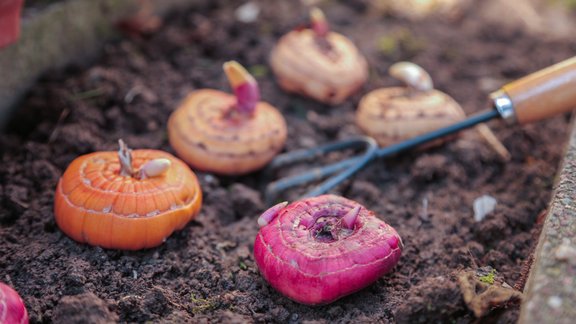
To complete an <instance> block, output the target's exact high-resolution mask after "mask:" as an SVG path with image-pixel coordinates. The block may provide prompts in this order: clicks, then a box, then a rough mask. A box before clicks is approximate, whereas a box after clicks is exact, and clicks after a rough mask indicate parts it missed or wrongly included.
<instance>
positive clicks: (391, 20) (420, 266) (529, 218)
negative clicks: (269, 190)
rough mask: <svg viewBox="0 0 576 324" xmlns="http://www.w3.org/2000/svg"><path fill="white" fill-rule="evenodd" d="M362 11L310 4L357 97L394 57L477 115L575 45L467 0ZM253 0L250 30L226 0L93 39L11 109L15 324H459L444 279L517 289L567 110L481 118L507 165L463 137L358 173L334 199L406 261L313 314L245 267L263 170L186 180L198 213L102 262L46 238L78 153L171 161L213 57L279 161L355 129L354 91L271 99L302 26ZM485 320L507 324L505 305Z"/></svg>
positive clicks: (7, 239) (5, 167) (8, 207)
mask: <svg viewBox="0 0 576 324" xmlns="http://www.w3.org/2000/svg"><path fill="white" fill-rule="evenodd" d="M224 3H226V4H225V5H224ZM367 3H368V2H362V1H353V2H347V3H346V4H344V3H331V4H330V5H329V6H326V8H325V11H326V15H327V16H328V17H329V19H330V20H331V23H332V27H333V29H335V30H337V31H339V32H342V33H344V34H347V35H348V36H350V37H351V38H352V39H353V40H354V41H355V42H356V43H357V44H358V46H359V47H360V49H361V51H362V52H363V53H364V54H365V55H366V56H367V58H368V61H369V63H370V66H371V77H370V80H369V82H368V84H367V85H366V86H365V87H364V88H363V89H362V91H361V92H362V93H365V92H367V91H369V90H371V89H375V88H378V87H382V86H390V85H396V84H397V82H396V81H394V80H392V79H390V78H389V77H387V75H386V70H387V68H388V67H389V66H390V64H392V63H393V62H395V61H397V60H411V61H414V62H416V63H418V64H420V65H422V66H423V67H425V68H426V69H427V70H428V71H429V72H430V73H431V75H432V76H433V78H434V80H435V84H436V87H437V88H438V89H440V90H442V91H445V92H447V93H449V94H450V95H452V96H453V97H454V98H455V99H456V100H457V101H458V102H460V103H461V104H462V105H463V107H464V109H465V110H466V111H467V112H468V113H472V112H474V111H478V110H480V109H483V108H485V107H486V102H487V100H486V98H487V95H488V93H489V92H490V91H493V90H495V89H496V88H497V87H498V86H500V85H502V84H503V83H505V82H507V81H509V80H512V79H515V78H519V77H521V76H523V75H525V74H528V73H529V72H532V71H535V70H537V69H539V68H543V67H545V66H548V65H550V64H552V63H554V62H558V61H560V60H562V59H565V58H567V57H569V56H571V55H573V53H574V51H575V50H576V43H575V42H574V40H571V41H566V40H547V39H545V37H536V36H531V35H528V34H526V33H524V32H523V31H522V29H520V28H511V27H507V28H504V27H501V26H497V25H493V24H486V23H485V21H484V19H483V17H482V15H478V14H476V13H477V12H480V9H481V8H479V6H481V4H475V6H476V7H473V8H471V10H469V11H467V12H465V13H464V14H463V15H462V16H460V17H456V18H453V19H451V20H446V19H429V20H426V21H422V22H418V23H410V22H409V21H406V20H403V19H400V18H396V17H391V16H385V15H381V14H376V13H375V12H374V11H373V10H372V9H371V8H370V7H369V6H368V5H367ZM236 4H238V3H236ZM260 5H261V7H262V12H261V15H260V21H259V22H258V23H240V22H237V21H236V20H235V19H234V15H233V11H234V8H235V5H232V4H231V3H230V2H228V1H212V2H207V4H206V5H201V6H200V7H197V8H196V9H195V10H192V11H188V12H179V13H174V14H172V15H171V16H169V17H168V18H167V19H166V20H165V24H164V26H163V27H162V28H161V29H160V30H159V31H157V32H156V33H154V34H152V35H148V36H141V37H132V38H124V39H121V40H119V41H116V42H114V43H111V44H108V45H107V46H106V47H105V50H104V53H103V54H102V56H101V58H100V59H99V60H98V61H97V62H95V63H94V64H93V65H91V66H88V67H72V68H69V69H68V70H67V71H54V72H53V73H50V74H49V75H47V76H46V77H44V78H43V79H42V80H41V81H39V82H38V83H37V85H36V86H35V87H34V88H33V89H32V90H31V92H30V93H29V95H28V96H27V98H26V99H25V100H24V101H23V102H22V104H21V106H20V107H19V109H18V114H17V115H16V116H15V117H14V118H13V120H12V121H11V123H10V125H9V129H8V130H7V132H6V133H5V134H3V135H0V145H1V148H2V150H1V155H0V156H1V163H2V167H1V168H0V179H1V185H0V280H2V281H5V282H7V283H9V284H10V285H13V286H14V287H15V288H16V289H17V290H18V291H19V293H20V294H21V295H22V297H23V299H24V301H25V302H26V305H27V308H28V311H29V313H30V316H31V320H32V322H57V323H73V322H77V323H80V322H93V323H97V322H107V321H122V322H144V321H153V322H168V321H172V322H198V321H213V322H238V321H241V322H242V321H246V322H252V321H257V322H276V321H277V322H356V323H360V322H403V323H414V322H437V321H450V322H458V323H461V322H471V321H474V317H473V315H472V314H471V313H470V312H469V311H468V310H467V308H466V306H465V305H464V303H463V301H462V297H461V294H460V291H459V288H458V286H457V284H456V281H455V279H454V274H455V272H456V271H457V270H459V269H463V268H468V267H472V268H474V267H477V266H486V265H489V266H492V267H493V268H495V269H496V270H497V271H498V272H499V273H500V274H501V275H502V276H503V277H504V278H505V280H506V281H507V282H508V283H509V284H510V285H514V284H515V283H518V285H517V286H518V287H521V286H522V273H523V271H522V269H523V266H524V263H525V261H526V260H528V259H529V256H530V254H531V251H532V249H533V246H534V245H535V243H536V239H537V234H538V231H539V227H540V224H541V222H542V217H541V216H540V217H539V215H541V214H542V213H543V212H544V211H545V209H546V205H547V202H548V200H549V198H550V194H551V190H552V187H553V183H554V175H555V171H556V169H557V166H558V164H559V161H560V157H561V155H562V151H563V147H564V142H565V138H566V136H567V126H568V116H558V117H555V118H551V119H549V120H546V121H543V122H539V123H537V124H533V125H526V126H523V127H520V126H507V125H505V124H503V123H500V122H492V123H490V126H491V127H492V128H493V130H494V131H495V133H496V135H497V136H498V138H500V139H501V140H502V141H503V143H504V144H505V145H506V147H508V149H509V150H510V152H511V153H512V160H511V161H510V162H507V163H504V162H502V161H501V160H500V158H499V157H498V155H496V154H495V153H494V151H492V150H491V149H490V148H489V147H488V146H487V145H486V143H485V142H484V141H483V140H482V139H481V138H480V137H479V135H478V133H477V132H475V131H473V130H471V131H467V132H464V133H463V134H462V135H461V136H460V137H459V138H458V139H456V140H453V141H451V142H449V143H447V144H445V145H443V146H441V147H437V148H433V149H431V150H427V151H416V152H411V153H407V154H404V155H402V156H398V157H395V158H391V159H388V160H385V161H377V162H374V163H372V164H371V165H370V166H369V167H367V168H366V169H365V170H363V171H362V172H360V173H359V174H358V175H357V176H356V177H355V178H354V179H353V180H351V181H348V182H347V183H346V184H344V185H342V186H341V187H339V188H338V190H336V191H335V192H336V193H339V194H342V195H344V196H346V197H348V198H351V199H354V200H357V201H359V202H361V203H362V204H364V205H365V206H366V207H368V208H369V209H372V210H373V211H374V212H376V214H377V215H378V216H379V217H380V218H382V219H383V220H385V221H386V222H388V223H390V224H391V225H392V226H394V227H395V228H396V229H397V231H398V232H399V233H400V235H401V236H402V238H403V241H404V244H405V250H404V251H403V256H402V258H401V260H400V262H399V264H398V265H397V267H396V268H395V270H394V271H393V272H392V273H390V274H388V275H386V276H384V277H383V278H381V279H379V280H378V281H377V282H376V283H374V284H373V285H371V286H370V287H368V288H366V289H364V290H362V291H360V292H358V293H356V294H353V295H351V296H348V297H345V298H343V299H341V300H339V301H337V302H335V303H333V304H330V305H326V306H320V307H308V306H303V305H299V304H297V303H295V302H292V301H290V300H288V299H286V298H285V297H283V296H282V295H280V294H279V293H277V292H276V291H274V290H273V289H272V288H271V287H270V286H269V285H268V284H267V283H266V282H265V281H264V280H263V279H262V277H261V276H260V275H259V273H258V269H257V268H256V266H255V263H254V259H253V257H252V247H253V240H254V237H255V235H256V233H257V231H258V226H257V224H256V218H257V216H258V214H259V213H260V212H261V211H263V210H264V209H265V208H266V206H265V204H264V203H263V196H262V194H261V189H262V187H263V186H264V185H265V183H267V182H268V181H270V180H271V178H270V176H269V175H266V174H264V173H263V172H257V173H254V174H250V175H247V176H242V177H233V178H230V177H220V176H217V175H213V174H207V173H201V172H199V173H198V175H199V179H200V180H201V182H202V188H203V191H204V197H205V202H204V205H203V208H202V211H201V213H200V215H199V216H198V217H197V219H196V220H194V221H192V222H191V223H190V224H189V225H188V226H187V227H186V228H185V229H183V230H182V231H180V232H177V233H175V234H174V235H172V236H171V237H170V238H168V239H167V241H166V242H165V243H164V244H163V245H161V246H159V247H157V248H154V249H149V250H145V251H138V252H123V251H114V250H104V249H101V248H99V247H92V246H87V245H82V244H78V243H76V242H74V241H72V240H71V239H69V238H68V237H67V236H65V235H64V234H63V233H62V232H61V231H60V230H59V229H58V227H57V226H56V223H55V221H54V215H53V211H52V208H53V196H54V188H55V187H56V183H57V181H58V179H59V177H60V175H61V174H62V172H63V171H64V170H65V169H66V167H67V166H68V164H69V163H70V162H71V161H72V160H73V159H74V158H76V157H77V156H79V155H81V154H85V153H89V152H93V151H98V150H116V149H117V147H116V145H117V144H116V143H117V139H118V138H123V139H124V140H125V141H126V142H127V143H128V144H129V145H131V147H133V148H155V149H162V150H166V151H169V152H173V151H172V149H171V148H170V146H169V144H168V141H167V136H166V129H165V125H166V121H167V118H168V116H169V115H170V113H171V112H172V111H173V110H174V109H175V108H176V107H177V105H178V103H179V101H180V100H181V99H182V98H183V97H184V96H185V95H186V94H187V93H188V92H190V91H193V90H195V89H200V88H219V89H229V87H228V85H227V82H226V80H225V77H224V74H223V72H222V69H221V65H222V63H223V62H224V61H226V60H230V59H236V60H238V61H240V62H241V63H242V64H244V65H245V66H247V67H249V69H250V70H251V71H252V72H253V73H254V74H255V75H256V77H257V79H258V81H259V83H260V85H261V90H262V97H263V98H264V100H266V101H268V102H271V103H273V104H274V105H275V106H276V107H278V108H279V109H280V110H281V111H282V112H283V113H284V114H285V116H286V118H287V121H288V125H289V139H288V142H287V144H286V148H285V149H286V150H287V151H289V150H294V149H298V148H304V147H311V146H314V145H317V144H322V143H325V142H328V141H331V140H335V139H342V138H346V137H349V136H351V135H355V134H359V130H358V129H357V128H356V127H355V126H354V124H353V114H354V110H355V107H356V104H357V102H358V100H359V99H360V97H361V94H358V95H356V96H354V97H352V98H351V99H350V100H348V101H346V102H345V103H344V104H342V105H339V106H337V107H328V106H325V105H323V104H320V103H316V102H313V101H310V100H307V99H304V98H302V97H298V96H294V95H290V94H286V93H284V92H283V91H281V90H280V89H279V88H278V86H277V85H276V83H275V82H274V79H273V76H272V75H271V73H270V70H269V69H268V67H267V56H268V53H269V52H270V49H271V47H272V46H273V44H274V42H275V41H276V40H277V39H278V37H279V36H280V35H281V34H283V33H285V32H287V31H288V30H290V28H293V27H295V26H297V25H298V24H300V23H302V22H303V21H304V17H305V16H306V10H305V8H303V7H301V6H300V5H299V4H297V3H296V2H293V1H291V2H274V3H273V4H272V3H270V2H267V3H260ZM543 104H545V103H543ZM338 158H341V156H338V155H333V156H330V157H328V160H334V159H338ZM306 167H308V166H300V167H296V168H295V169H293V171H290V172H288V171H282V172H280V174H278V176H279V175H285V174H288V173H291V172H299V171H300V170H302V169H303V168H306ZM301 191H302V190H295V191H292V192H290V193H288V194H286V195H285V198H287V199H290V200H293V199H294V198H296V197H298V195H299V194H300V192H301ZM484 194H489V195H491V196H493V197H495V198H496V199H497V200H498V205H497V207H496V209H495V211H494V212H492V213H490V214H489V215H488V216H487V218H486V219H485V220H483V221H481V222H475V221H474V218H473V212H472V203H473V201H474V199H475V198H477V197H479V196H482V195H484ZM491 316H492V317H490V318H489V320H490V321H496V320H498V321H500V322H513V321H515V320H516V319H517V316H518V305H509V306H508V308H507V309H505V310H504V311H498V312H494V313H492V315H491Z"/></svg>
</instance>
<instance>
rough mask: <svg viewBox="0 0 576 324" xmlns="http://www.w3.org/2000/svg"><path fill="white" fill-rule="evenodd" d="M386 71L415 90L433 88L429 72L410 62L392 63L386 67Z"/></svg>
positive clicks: (424, 90)
mask: <svg viewBox="0 0 576 324" xmlns="http://www.w3.org/2000/svg"><path fill="white" fill-rule="evenodd" d="M388 73H389V74H390V76H392V77H393V78H395V79H397V80H399V81H402V82H404V83H405V84H406V86H408V87H409V88H411V89H414V90H416V91H422V92H426V91H430V90H432V89H434V84H433V82H432V78H431V77H430V74H428V72H426V71H425V70H424V69H423V68H422V67H420V66H419V65H416V64H414V63H412V62H398V63H395V64H392V66H390V68H389V69H388Z"/></svg>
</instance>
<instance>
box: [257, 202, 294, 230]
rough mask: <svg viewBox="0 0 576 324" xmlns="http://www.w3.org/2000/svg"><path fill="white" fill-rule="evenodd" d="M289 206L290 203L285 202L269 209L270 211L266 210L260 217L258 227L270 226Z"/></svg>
mask: <svg viewBox="0 0 576 324" xmlns="http://www.w3.org/2000/svg"><path fill="white" fill-rule="evenodd" d="M287 205H288V202H287V201H284V202H281V203H279V204H276V205H274V206H272V207H270V208H268V210H266V211H265V212H264V213H262V215H260V217H258V226H260V227H264V226H266V225H268V224H269V223H270V222H271V221H272V220H273V219H274V218H275V217H276V216H277V215H278V213H279V212H280V211H281V210H282V209H283V208H284V207H286V206H287Z"/></svg>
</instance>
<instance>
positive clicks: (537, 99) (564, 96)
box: [502, 56, 576, 124]
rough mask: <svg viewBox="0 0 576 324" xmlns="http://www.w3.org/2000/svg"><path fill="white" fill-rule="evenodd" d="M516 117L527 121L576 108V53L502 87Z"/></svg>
mask: <svg viewBox="0 0 576 324" xmlns="http://www.w3.org/2000/svg"><path fill="white" fill-rule="evenodd" d="M502 90H503V91H504V92H505V93H506V94H507V95H508V96H509V97H510V99H511V101H512V104H513V105H514V110H515V113H516V120H517V121H518V122H519V123H521V124H524V123H530V122H533V121H538V120H541V119H544V118H548V117H551V116H554V115H558V114H561V113H564V112H567V111H570V110H572V109H574V108H576V56H575V57H572V58H570V59H568V60H565V61H562V62H560V63H558V64H555V65H552V66H550V67H548V68H545V69H543V70H540V71H538V72H535V73H532V74H530V75H528V76H526V77H524V78H522V79H519V80H516V81H514V82H511V83H509V84H507V85H505V86H503V87H502Z"/></svg>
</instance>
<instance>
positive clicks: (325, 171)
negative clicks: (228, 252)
mask: <svg viewBox="0 0 576 324" xmlns="http://www.w3.org/2000/svg"><path fill="white" fill-rule="evenodd" d="M497 117H501V116H500V113H499V112H498V111H497V110H495V109H490V110H486V111H481V112H479V113H477V114H475V115H472V116H470V117H468V118H467V119H465V120H463V121H461V122H458V123H456V124H453V125H450V126H447V127H444V128H441V129H438V130H435V131H432V132H429V133H426V134H423V135H420V136H416V137H414V138H411V139H408V140H406V141H403V142H400V143H397V144H392V145H390V146H387V147H383V148H379V149H378V148H377V146H376V147H374V148H373V147H372V146H371V144H368V145H369V146H368V147H367V150H366V152H365V154H364V155H361V156H355V157H351V158H348V159H346V160H342V161H339V162H336V163H333V164H329V165H325V166H322V167H317V168H314V169H312V170H310V171H307V172H304V173H302V174H299V175H296V176H292V177H288V178H284V179H280V180H277V181H275V182H272V183H270V184H269V185H268V186H267V187H266V193H265V197H266V200H267V202H271V201H272V199H274V198H275V196H276V195H277V194H278V193H280V192H283V191H285V190H287V189H290V188H292V187H295V186H298V185H302V184H306V183H309V182H311V181H314V180H319V179H322V178H323V177H325V176H328V175H330V174H334V173H336V172H338V171H340V170H346V171H344V172H342V173H340V174H338V175H336V176H334V177H331V178H329V179H327V180H326V181H325V182H324V183H322V184H320V185H318V186H316V187H314V188H313V189H312V190H311V191H309V192H307V193H306V194H305V197H311V196H315V195H321V194H324V193H326V192H327V191H329V190H330V189H332V188H333V187H334V186H336V185H338V184H339V183H340V182H342V181H344V180H346V179H347V178H348V177H350V176H352V175H353V174H354V173H356V172H357V171H358V170H360V169H361V168H362V167H364V165H366V164H367V163H368V162H370V161H371V160H372V159H376V158H384V157H388V156H391V155H394V154H397V153H400V152H403V151H406V150H408V149H410V148H413V147H416V146H418V145H421V144H424V143H427V142H430V141H432V140H435V139H438V138H441V137H444V136H446V135H450V134H454V133H457V132H459V131H461V130H464V129H467V128H470V127H472V126H475V125H477V124H479V123H484V122H487V121H489V120H491V119H494V118H497ZM358 141H360V142H364V143H366V142H370V141H371V142H374V140H373V139H371V138H369V137H364V138H352V139H348V140H344V141H340V142H334V143H329V144H325V145H322V146H319V147H316V148H312V149H307V150H298V151H294V152H291V153H285V154H283V155H281V156H280V158H276V159H275V160H274V161H276V160H277V159H278V162H276V163H275V162H274V161H273V162H272V164H274V168H278V167H280V166H283V165H286V164H289V163H294V162H299V161H302V160H308V159H311V158H314V157H317V156H319V155H322V154H324V153H327V152H330V151H334V150H338V149H342V148H347V147H350V146H352V147H354V146H357V145H358V144H357V143H358ZM351 142H353V143H356V144H353V143H351ZM372 149H373V151H372ZM288 161H289V162H288ZM347 168H348V169H347Z"/></svg>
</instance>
